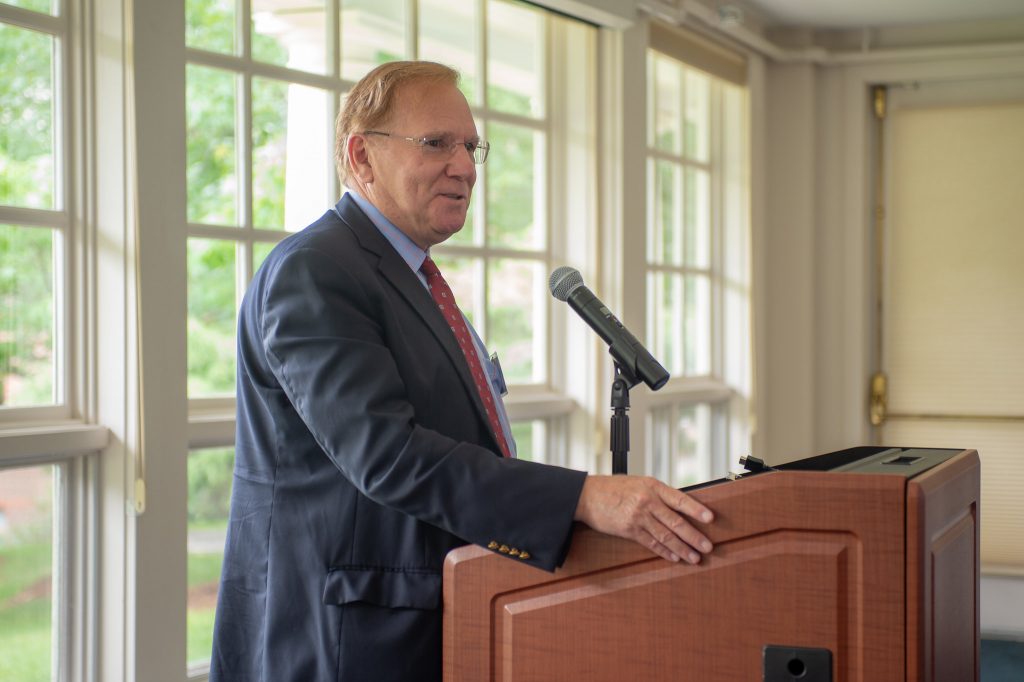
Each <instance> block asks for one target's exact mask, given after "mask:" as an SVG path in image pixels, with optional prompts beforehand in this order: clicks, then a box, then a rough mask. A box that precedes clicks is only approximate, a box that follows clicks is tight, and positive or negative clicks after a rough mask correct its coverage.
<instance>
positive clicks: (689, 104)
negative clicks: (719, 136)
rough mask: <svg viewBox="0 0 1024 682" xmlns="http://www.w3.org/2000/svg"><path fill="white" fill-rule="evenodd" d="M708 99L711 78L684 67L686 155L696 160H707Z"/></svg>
mask: <svg viewBox="0 0 1024 682" xmlns="http://www.w3.org/2000/svg"><path fill="white" fill-rule="evenodd" d="M710 100H711V79H710V78H709V77H708V76H706V75H705V74H703V73H701V72H699V71H694V70H693V69H686V155H687V156H688V157H690V158H691V159H696V160H697V161H707V160H708V148H709V147H710V144H709V138H710V137H711V129H710V125H709V118H708V116H709V114H708V112H709V111H710V106H709V102H710Z"/></svg>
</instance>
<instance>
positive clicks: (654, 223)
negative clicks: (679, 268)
mask: <svg viewBox="0 0 1024 682" xmlns="http://www.w3.org/2000/svg"><path fill="white" fill-rule="evenodd" d="M647 172H648V187H650V190H649V191H650V193H651V196H652V197H653V205H652V206H650V208H649V209H648V216H650V217H649V222H648V232H647V261H648V262H649V263H652V264H658V265H682V264H683V234H682V232H683V202H682V185H683V173H682V168H681V166H680V165H679V164H676V163H671V162H668V161H658V160H654V159H651V160H649V161H648V162H647Z"/></svg>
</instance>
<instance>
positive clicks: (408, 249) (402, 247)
mask: <svg viewBox="0 0 1024 682" xmlns="http://www.w3.org/2000/svg"><path fill="white" fill-rule="evenodd" d="M346 191H347V192H348V194H350V195H352V199H353V200H354V201H355V202H356V204H357V205H358V206H359V208H361V209H362V210H363V213H365V214H366V217H368V218H369V219H370V222H372V223H373V225H374V227H376V228H377V230H379V231H380V233H381V234H382V235H383V236H384V238H385V239H387V240H388V242H389V243H390V244H391V246H393V247H394V248H395V251H397V252H398V255H399V256H401V257H402V259H403V260H404V261H405V262H406V263H407V264H408V265H409V267H410V268H412V271H413V272H414V273H416V277H418V278H419V280H420V283H421V284H423V287H424V288H425V289H427V290H428V291H429V290H430V287H429V286H428V285H427V276H426V275H424V274H423V273H422V272H420V267H421V266H422V265H423V261H425V260H426V259H427V256H429V255H430V254H429V252H427V251H424V250H423V249H421V248H420V247H419V246H417V245H416V242H414V241H413V240H412V239H410V238H409V236H408V235H407V234H405V233H404V232H402V231H401V230H400V229H398V228H397V227H395V226H394V225H393V224H392V223H391V221H390V220H388V219H387V218H385V217H384V214H383V213H381V212H380V211H378V210H377V207H376V206H374V205H373V204H371V203H370V202H369V201H367V200H366V199H365V198H363V197H362V196H361V195H360V194H359V192H356V191H355V190H353V189H348V188H346ZM334 210H335V212H338V208H337V207H335V209H334ZM339 215H340V214H339ZM459 312H462V311H461V310H460V311H459ZM462 319H463V320H465V321H466V328H467V329H469V333H470V335H471V336H472V337H473V347H474V349H475V350H476V354H477V358H479V360H480V366H481V367H483V368H484V372H485V373H486V374H487V387H488V388H489V389H490V391H491V397H492V398H493V400H494V404H495V405H496V406H497V411H498V421H499V422H501V430H502V432H503V435H504V436H505V442H506V443H508V446H509V451H510V452H511V454H512V456H513V457H515V456H516V442H515V439H513V438H512V428H511V426H509V421H508V414H507V413H506V412H505V404H504V403H503V402H502V400H501V391H500V390H499V387H501V386H504V385H505V380H504V377H502V376H501V374H500V371H501V370H499V369H498V368H497V367H495V365H494V363H493V362H491V359H490V357H489V356H488V354H487V347H486V346H484V342H483V341H482V340H481V339H480V336H479V335H478V334H477V333H476V330H475V329H473V325H472V324H470V323H469V320H468V319H467V318H466V315H465V313H463V315H462Z"/></svg>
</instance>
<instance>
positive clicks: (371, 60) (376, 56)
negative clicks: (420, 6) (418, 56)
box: [341, 0, 405, 81]
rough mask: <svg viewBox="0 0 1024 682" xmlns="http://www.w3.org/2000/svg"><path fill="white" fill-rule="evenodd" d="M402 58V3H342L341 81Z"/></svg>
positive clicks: (358, 0)
mask: <svg viewBox="0 0 1024 682" xmlns="http://www.w3.org/2000/svg"><path fill="white" fill-rule="evenodd" d="M404 58H405V0H342V2H341V77H342V78H345V79H347V80H350V81H357V80H359V79H360V78H362V77H363V76H365V75H366V74H367V73H368V72H369V71H370V69H372V68H374V67H375V66H377V65H379V64H383V63H384V62H390V61H394V60H396V59H404Z"/></svg>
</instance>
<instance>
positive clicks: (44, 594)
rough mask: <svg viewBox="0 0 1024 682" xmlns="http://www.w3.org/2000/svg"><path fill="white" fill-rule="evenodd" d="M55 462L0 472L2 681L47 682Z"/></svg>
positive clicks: (0, 653)
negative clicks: (28, 681) (49, 464)
mask: <svg viewBox="0 0 1024 682" xmlns="http://www.w3.org/2000/svg"><path fill="white" fill-rule="evenodd" d="M53 476H54V472H53V466H41V467H26V468H19V469H6V470H2V471H0V679H2V680H19V681H20V680H49V679H50V670H51V663H50V661H51V656H52V648H53V644H52V637H53V635H52V633H53V623H52V619H53V618H52V608H53V607H52V593H53V512H54V498H53Z"/></svg>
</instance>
